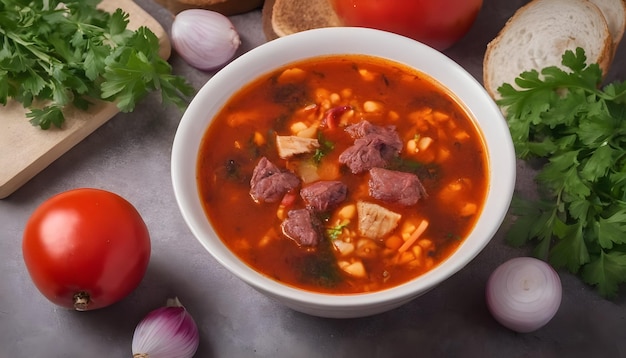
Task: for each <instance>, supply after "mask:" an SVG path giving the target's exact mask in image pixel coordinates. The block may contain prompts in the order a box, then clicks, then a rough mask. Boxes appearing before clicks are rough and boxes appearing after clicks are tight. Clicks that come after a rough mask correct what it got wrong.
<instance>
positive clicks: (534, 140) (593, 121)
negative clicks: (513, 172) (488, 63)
mask: <svg viewBox="0 0 626 358" xmlns="http://www.w3.org/2000/svg"><path fill="white" fill-rule="evenodd" d="M586 60H587V59H586V56H585V53H584V51H583V49H581V48H578V49H576V51H575V52H574V51H567V52H565V54H564V55H563V57H562V65H563V66H564V67H565V68H567V69H569V70H568V71H566V70H564V69H561V68H558V67H556V66H551V67H547V68H544V69H543V70H541V73H539V72H538V71H528V72H524V73H522V74H521V75H520V76H519V77H518V78H517V79H516V80H515V84H516V85H517V87H518V89H516V88H514V87H513V86H512V85H511V84H504V85H502V86H501V87H500V88H499V89H498V91H499V93H500V94H501V96H502V98H501V99H500V100H498V104H499V105H500V106H502V108H503V109H504V110H505V111H506V117H507V121H508V125H509V129H510V132H511V136H512V138H513V143H514V145H515V149H516V153H517V155H518V157H519V158H521V159H530V158H541V159H543V160H545V161H546V162H545V165H544V166H543V168H542V169H540V171H539V172H538V174H537V176H536V182H537V184H538V188H539V193H540V195H541V199H540V200H538V201H530V200H527V199H522V198H519V197H516V198H515V199H514V201H513V203H512V206H511V210H512V214H513V215H515V216H516V217H517V219H516V221H515V222H514V223H513V225H512V227H511V228H510V231H509V233H508V236H507V240H508V242H509V243H510V244H513V245H524V244H526V243H528V242H531V243H532V244H534V245H535V249H534V254H535V255H536V256H537V257H539V258H542V259H544V260H548V261H549V262H550V263H551V264H552V265H553V266H555V267H557V268H558V267H564V268H567V269H568V270H569V271H570V272H572V273H575V274H578V275H580V277H581V278H582V280H583V281H584V282H586V283H588V284H590V285H594V286H596V288H597V289H598V292H599V293H600V294H601V295H602V296H603V297H607V298H613V297H615V296H616V295H617V292H618V290H619V285H620V284H622V283H624V282H626V82H614V83H611V84H609V85H607V86H605V87H604V88H600V84H601V82H602V71H601V69H600V67H599V66H598V65H597V64H590V65H587V64H586Z"/></svg>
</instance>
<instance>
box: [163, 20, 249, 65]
mask: <svg viewBox="0 0 626 358" xmlns="http://www.w3.org/2000/svg"><path fill="white" fill-rule="evenodd" d="M170 32H171V36H170V37H171V40H172V46H173V47H174V49H175V50H176V51H177V52H178V54H179V55H180V57H182V58H183V59H184V60H185V61H186V62H187V63H188V64H190V65H191V66H193V67H195V68H197V69H200V70H212V69H215V68H217V67H219V66H222V65H223V64H225V63H226V62H227V61H228V60H230V59H231V58H232V57H233V56H234V54H235V52H236V51H237V48H239V45H240V44H241V40H240V38H239V34H238V33H237V31H236V30H235V27H234V26H233V24H232V23H231V22H230V20H229V19H228V18H227V17H226V16H224V15H222V14H220V13H219V12H215V11H210V10H203V9H190V10H184V11H181V12H180V13H178V15H176V17H175V18H174V22H173V23H172V29H171V31H170Z"/></svg>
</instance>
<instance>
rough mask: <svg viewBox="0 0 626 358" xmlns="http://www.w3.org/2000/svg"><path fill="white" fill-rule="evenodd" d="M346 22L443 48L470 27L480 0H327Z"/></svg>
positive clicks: (478, 9) (480, 2)
mask: <svg viewBox="0 0 626 358" xmlns="http://www.w3.org/2000/svg"><path fill="white" fill-rule="evenodd" d="M331 3H332V4H333V6H334V9H335V11H336V12H337V15H338V16H339V18H340V19H341V20H342V22H343V24H344V25H346V26H359V27H369V28H374V29H379V30H385V31H390V32H394V33H397V34H400V35H404V36H407V37H411V38H413V39H415V40H417V41H420V42H422V43H425V44H426V45H429V46H431V47H433V48H435V49H437V50H440V51H442V50H445V49H447V48H449V47H450V46H452V45H453V44H454V43H456V42H457V41H458V40H460V39H461V38H462V37H463V36H464V35H465V34H466V33H467V32H468V31H469V29H470V27H471V26H472V24H473V23H474V21H475V20H476V16H477V15H478V12H479V11H480V8H481V7H482V3H483V0H395V1H388V0H331Z"/></svg>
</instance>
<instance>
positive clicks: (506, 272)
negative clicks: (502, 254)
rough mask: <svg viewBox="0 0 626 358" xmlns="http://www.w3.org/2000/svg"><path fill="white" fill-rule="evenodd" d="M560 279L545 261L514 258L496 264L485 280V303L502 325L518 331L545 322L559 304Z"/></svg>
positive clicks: (534, 328)
mask: <svg viewBox="0 0 626 358" xmlns="http://www.w3.org/2000/svg"><path fill="white" fill-rule="evenodd" d="M561 295H562V288H561V280H560V279H559V275H558V274H557V273H556V271H554V269H553V268H552V266H550V265H549V264H548V263H546V262H544V261H541V260H539V259H535V258H532V257H518V258H514V259H511V260H509V261H507V262H505V263H503V264H502V265H500V266H499V267H498V268H497V269H496V270H495V271H494V272H493V273H492V274H491V276H490V277H489V280H488V281H487V289H486V299H487V306H488V308H489V311H490V312H491V314H492V315H493V317H494V318H495V319H496V320H497V321H498V322H500V324H502V325H503V326H505V327H507V328H509V329H511V330H513V331H516V332H520V333H526V332H532V331H535V330H537V329H539V328H541V327H543V326H544V325H545V324H547V323H548V322H549V321H550V320H551V319H552V318H553V317H554V315H555V314H556V312H557V311H558V309H559V306H560V305H561Z"/></svg>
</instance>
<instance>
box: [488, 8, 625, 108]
mask: <svg viewBox="0 0 626 358" xmlns="http://www.w3.org/2000/svg"><path fill="white" fill-rule="evenodd" d="M559 1H560V2H561V3H562V4H563V3H565V2H566V3H567V4H568V6H569V5H571V6H581V11H584V14H586V17H585V18H586V19H587V20H589V21H594V24H595V25H596V26H599V27H600V28H601V29H600V31H601V33H602V34H601V36H600V37H599V38H598V39H597V41H598V42H597V45H598V47H599V51H598V53H596V54H592V53H590V51H588V49H585V51H586V55H587V62H588V63H598V65H599V66H600V68H601V69H602V71H603V73H604V74H606V73H607V72H608V69H609V67H610V64H611V62H612V58H613V53H614V52H613V44H612V38H611V35H610V33H609V29H608V24H607V22H606V19H605V18H604V15H603V14H602V12H601V11H600V9H599V8H598V7H597V6H596V5H595V4H593V3H591V2H590V1H588V0H532V1H531V2H529V3H527V4H526V5H524V6H522V7H521V8H519V9H518V10H517V11H516V12H515V14H513V16H512V17H511V18H509V20H508V21H507V22H506V23H505V25H504V27H503V28H502V29H501V30H500V32H499V33H498V35H497V36H496V37H495V38H494V39H493V40H492V41H491V42H489V43H488V44H487V48H486V51H485V56H484V59H483V86H484V87H485V89H486V90H487V92H488V93H489V95H490V96H491V97H492V98H494V99H497V98H499V94H498V92H497V89H498V87H499V86H501V85H502V83H495V81H498V80H497V79H495V78H493V77H499V76H495V74H496V73H499V74H502V72H497V71H516V72H517V71H518V70H519V73H508V74H507V75H508V76H507V77H510V78H511V81H505V82H508V83H510V84H512V85H514V83H512V82H513V79H514V78H515V77H517V76H519V74H520V73H521V72H523V71H529V70H533V69H534V70H538V71H540V70H541V69H543V68H544V67H546V66H551V65H554V66H561V56H562V54H563V52H565V50H566V49H575V48H576V47H579V46H581V44H580V42H581V41H579V38H580V36H582V35H583V32H582V31H583V30H582V27H577V29H576V32H575V33H564V34H558V36H556V35H555V34H554V32H550V33H540V30H539V29H537V28H536V27H533V28H530V27H529V28H528V31H529V32H532V34H533V36H542V40H544V41H546V42H548V41H549V42H550V46H549V47H553V48H555V49H557V52H558V53H559V55H558V57H557V56H556V55H555V56H554V58H551V59H550V61H549V62H550V63H543V64H539V63H537V61H534V60H533V61H532V62H533V65H532V66H527V67H528V68H522V69H517V68H516V67H515V66H510V67H509V66H507V68H503V67H504V66H499V65H498V64H495V63H494V61H495V60H494V57H496V56H504V55H506V56H510V58H511V63H516V58H517V57H516V56H528V54H529V53H531V54H532V53H533V50H534V49H533V48H530V46H531V45H532V44H533V43H530V42H528V43H525V44H524V43H522V44H520V46H519V48H514V49H513V48H507V47H506V45H505V44H504V42H506V41H509V40H510V37H511V36H513V35H514V32H515V31H516V30H517V28H518V27H519V26H521V25H523V21H530V20H529V18H528V17H529V16H531V15H529V14H532V13H530V12H529V11H535V10H536V8H539V7H541V6H543V5H544V4H546V3H550V2H555V3H558V2H559ZM552 15H553V16H554V17H556V18H558V19H559V20H560V21H563V23H567V21H570V20H569V19H568V18H567V17H566V13H565V12H563V13H560V12H559V13H555V14H552ZM560 17H562V19H561V18H560ZM551 26H554V27H555V28H556V27H558V26H559V24H551ZM579 28H580V29H581V30H580V31H581V32H578V29H579ZM546 32H547V31H546ZM594 41H596V40H594ZM500 51H506V52H505V53H500Z"/></svg>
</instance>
